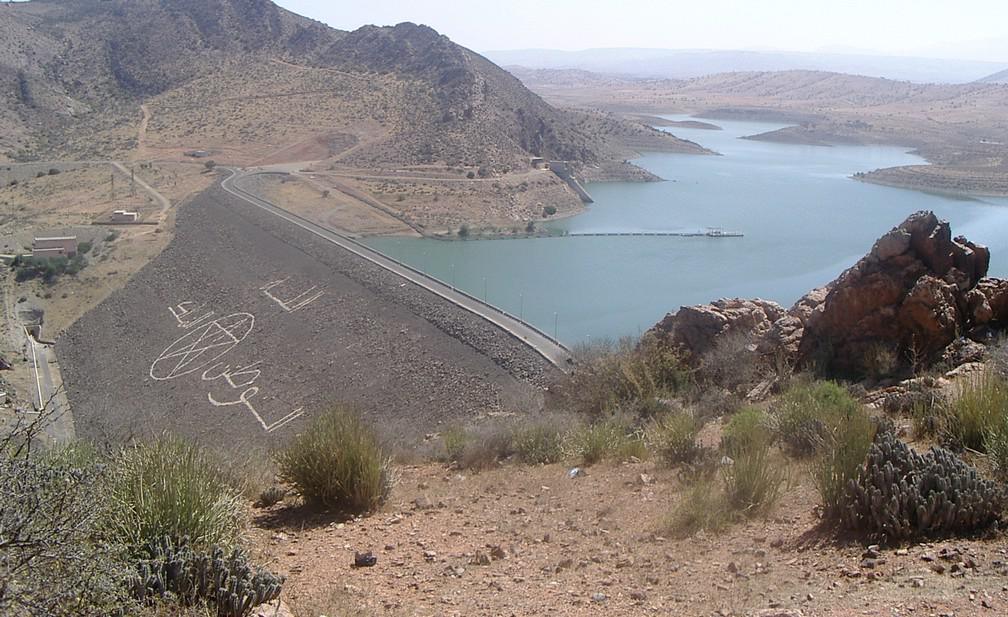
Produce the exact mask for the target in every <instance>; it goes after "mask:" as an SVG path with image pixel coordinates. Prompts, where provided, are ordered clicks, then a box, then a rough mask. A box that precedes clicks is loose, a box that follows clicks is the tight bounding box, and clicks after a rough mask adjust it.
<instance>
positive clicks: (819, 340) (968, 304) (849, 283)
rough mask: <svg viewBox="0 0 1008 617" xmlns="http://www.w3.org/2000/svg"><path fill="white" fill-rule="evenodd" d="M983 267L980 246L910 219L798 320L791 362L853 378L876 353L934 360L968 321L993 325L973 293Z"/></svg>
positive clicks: (941, 225) (940, 224)
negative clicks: (796, 349)
mask: <svg viewBox="0 0 1008 617" xmlns="http://www.w3.org/2000/svg"><path fill="white" fill-rule="evenodd" d="M989 264H990V253H989V251H988V250H987V249H986V247H983V246H980V245H977V244H974V243H972V242H970V241H968V240H966V239H965V238H962V237H959V238H955V239H953V238H952V231H951V228H950V227H949V224H948V223H947V222H945V221H941V220H939V219H938V217H936V216H935V215H934V213H932V212H917V213H916V214H913V215H911V216H910V217H909V218H907V220H905V221H904V222H903V223H902V224H901V225H899V226H898V227H896V228H894V229H893V230H892V231H890V232H889V233H887V234H885V235H884V236H882V237H881V238H879V240H878V241H877V242H876V243H875V246H874V247H872V250H871V251H870V252H869V253H868V254H867V255H865V257H864V258H862V259H861V260H860V261H859V262H858V263H857V264H855V265H854V266H853V267H852V268H850V269H849V270H847V271H846V272H844V273H843V274H842V275H840V277H839V278H838V279H837V280H835V281H834V282H833V283H831V284H830V285H829V286H828V287H827V288H828V289H829V291H828V293H827V294H826V296H825V298H823V301H822V304H821V305H820V306H818V307H816V310H815V311H813V312H812V313H810V314H809V316H808V318H807V319H806V322H805V328H804V331H803V333H802V341H801V344H800V345H799V354H798V356H799V357H798V360H799V362H803V363H806V364H810V363H813V362H814V363H816V364H818V365H820V366H822V367H824V368H827V367H828V368H829V369H831V370H833V371H837V372H840V373H850V374H857V373H860V372H861V371H862V370H863V368H864V367H865V366H866V363H867V362H869V361H870V359H869V358H868V357H867V356H868V355H869V354H871V353H874V352H875V350H877V349H879V348H880V347H882V348H884V349H887V350H889V352H890V353H894V354H895V355H896V357H897V358H898V359H899V360H900V361H903V362H914V363H920V362H925V363H926V362H928V361H930V360H934V359H936V358H938V357H940V356H941V354H942V352H943V351H944V349H945V348H946V347H947V346H948V345H950V344H951V343H952V342H953V341H954V340H955V339H956V337H957V336H958V335H959V334H960V333H963V332H968V331H969V330H970V329H971V328H973V327H974V326H975V325H977V324H976V323H974V322H975V320H974V315H979V316H981V317H984V318H986V319H988V321H990V320H993V319H994V310H993V308H991V307H990V301H989V300H987V295H986V294H984V293H983V292H979V293H977V292H974V290H976V289H977V287H978V285H979V284H980V283H981V281H982V280H983V277H984V276H986V274H987V268H988V266H989ZM984 285H985V286H986V285H987V283H984ZM985 288H986V287H985ZM991 295H992V296H994V295H997V294H996V293H994V291H993V290H992V291H991Z"/></svg>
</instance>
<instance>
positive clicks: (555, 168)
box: [549, 161, 595, 204]
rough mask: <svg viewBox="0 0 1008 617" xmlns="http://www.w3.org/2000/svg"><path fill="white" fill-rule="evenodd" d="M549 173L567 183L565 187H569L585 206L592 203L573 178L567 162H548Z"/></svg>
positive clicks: (590, 198)
mask: <svg viewBox="0 0 1008 617" xmlns="http://www.w3.org/2000/svg"><path fill="white" fill-rule="evenodd" d="M549 168H550V171H552V172H553V173H554V174H556V175H557V177H558V178H560V179H561V180H563V181H564V182H566V183H567V186H569V187H571V190H572V191H574V194H575V195H577V196H578V197H579V198H580V199H581V201H583V202H584V203H586V204H590V203H594V201H595V200H594V199H592V196H591V195H589V194H588V191H586V190H585V189H584V187H583V186H581V183H580V182H578V181H577V178H575V177H574V173H573V172H572V171H571V169H570V166H569V165H568V163H567V161H550V162H549Z"/></svg>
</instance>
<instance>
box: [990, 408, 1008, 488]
mask: <svg viewBox="0 0 1008 617" xmlns="http://www.w3.org/2000/svg"><path fill="white" fill-rule="evenodd" d="M984 450H985V451H986V452H987V457H988V459H989V460H990V463H991V467H992V468H993V469H994V472H995V473H997V474H998V475H999V476H1001V477H1002V478H1004V479H1008V416H1005V417H1003V418H1001V421H1000V422H999V423H997V424H995V425H994V426H992V427H991V428H990V429H988V431H987V434H986V435H985V436H984Z"/></svg>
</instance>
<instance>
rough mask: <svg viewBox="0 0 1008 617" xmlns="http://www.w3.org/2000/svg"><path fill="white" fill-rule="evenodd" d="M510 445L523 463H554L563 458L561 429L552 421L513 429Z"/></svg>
mask: <svg viewBox="0 0 1008 617" xmlns="http://www.w3.org/2000/svg"><path fill="white" fill-rule="evenodd" d="M511 447H512V448H513V449H514V452H515V455H516V456H517V457H518V459H519V460H521V462H523V463H525V464H528V465H548V464H550V463H556V462H558V461H560V460H561V459H562V458H563V431H562V430H561V429H560V428H559V427H558V426H556V425H555V424H552V423H548V422H539V423H535V424H533V425H531V426H528V427H525V428H521V429H519V430H517V431H515V433H514V435H513V436H512V439H511Z"/></svg>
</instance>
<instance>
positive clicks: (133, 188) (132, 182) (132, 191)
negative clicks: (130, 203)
mask: <svg viewBox="0 0 1008 617" xmlns="http://www.w3.org/2000/svg"><path fill="white" fill-rule="evenodd" d="M135 196H136V169H135V168H134V167H133V166H132V165H130V197H135Z"/></svg>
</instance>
